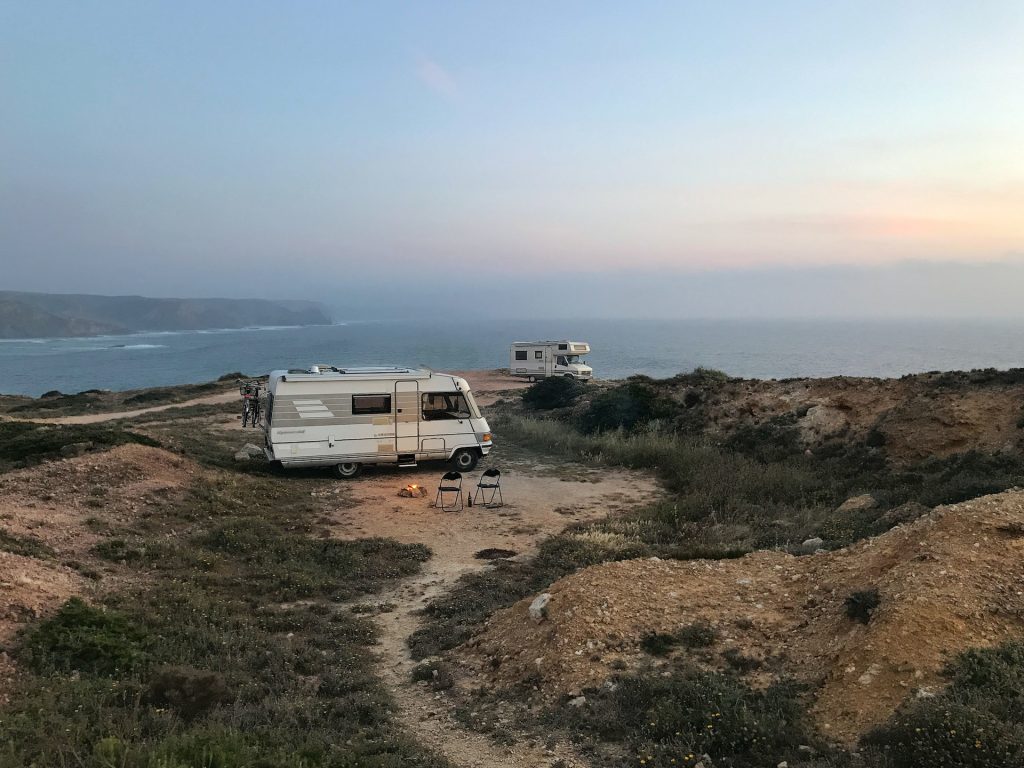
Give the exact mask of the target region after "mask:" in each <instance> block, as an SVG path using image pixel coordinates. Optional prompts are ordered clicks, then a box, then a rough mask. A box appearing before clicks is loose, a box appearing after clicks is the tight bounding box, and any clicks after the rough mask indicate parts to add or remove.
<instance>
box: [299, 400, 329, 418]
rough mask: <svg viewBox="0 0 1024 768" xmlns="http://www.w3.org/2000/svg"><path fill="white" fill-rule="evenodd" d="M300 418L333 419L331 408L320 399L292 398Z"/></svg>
mask: <svg viewBox="0 0 1024 768" xmlns="http://www.w3.org/2000/svg"><path fill="white" fill-rule="evenodd" d="M292 404H293V405H294V406H295V410H296V411H298V414H299V418H300V419H333V418H334V414H333V413H331V409H330V408H328V407H327V406H326V405H324V404H323V402H322V401H320V400H293V401H292Z"/></svg>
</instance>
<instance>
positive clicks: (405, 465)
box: [398, 461, 419, 468]
mask: <svg viewBox="0 0 1024 768" xmlns="http://www.w3.org/2000/svg"><path fill="white" fill-rule="evenodd" d="M398 466H400V467H403V468H408V467H418V466H419V464H417V463H416V462H415V461H414V462H413V463H412V464H399V465H398Z"/></svg>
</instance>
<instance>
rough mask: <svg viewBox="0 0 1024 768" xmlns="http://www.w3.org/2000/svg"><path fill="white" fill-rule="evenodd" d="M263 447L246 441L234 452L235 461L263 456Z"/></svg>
mask: <svg viewBox="0 0 1024 768" xmlns="http://www.w3.org/2000/svg"><path fill="white" fill-rule="evenodd" d="M263 455H264V454H263V449H262V448H260V447H259V446H258V445H255V444H253V443H246V444H245V445H243V446H242V449H241V450H240V451H238V453H236V454H235V461H249V460H250V459H258V458H260V457H261V456H263Z"/></svg>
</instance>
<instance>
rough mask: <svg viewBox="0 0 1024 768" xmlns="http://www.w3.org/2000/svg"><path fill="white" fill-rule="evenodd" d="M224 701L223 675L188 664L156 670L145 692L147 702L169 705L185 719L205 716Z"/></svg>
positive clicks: (226, 689)
mask: <svg viewBox="0 0 1024 768" xmlns="http://www.w3.org/2000/svg"><path fill="white" fill-rule="evenodd" d="M227 700H228V688H227V685H226V683H225V682H224V675H222V674H220V673H219V672H212V671H209V670H201V669H195V668H194V667H187V666H168V667H163V668H161V669H158V670H156V672H154V674H153V677H152V678H151V679H150V681H149V689H148V691H147V693H146V701H147V703H149V704H152V705H154V706H157V707H170V708H172V709H173V710H174V711H175V712H177V713H178V715H180V716H181V717H182V718H184V719H185V720H191V719H193V718H195V717H198V716H199V715H204V714H206V713H207V712H208V711H209V710H211V709H213V708H214V707H216V706H218V705H220V704H223V703H224V702H225V701H227Z"/></svg>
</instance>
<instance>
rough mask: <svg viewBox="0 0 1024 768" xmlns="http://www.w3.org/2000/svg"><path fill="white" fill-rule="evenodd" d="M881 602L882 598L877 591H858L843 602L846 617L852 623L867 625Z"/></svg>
mask: <svg viewBox="0 0 1024 768" xmlns="http://www.w3.org/2000/svg"><path fill="white" fill-rule="evenodd" d="M881 602H882V598H881V596H880V595H879V594H878V590H877V589H862V590H859V591H857V592H854V593H852V594H851V595H849V596H847V598H846V600H845V601H844V605H845V606H846V615H847V616H848V617H849V618H851V619H853V620H854V621H859V622H860V623H861V624H867V623H868V622H869V621H871V617H872V616H873V615H874V613H875V611H876V610H877V609H878V606H879V605H880V604H881Z"/></svg>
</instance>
